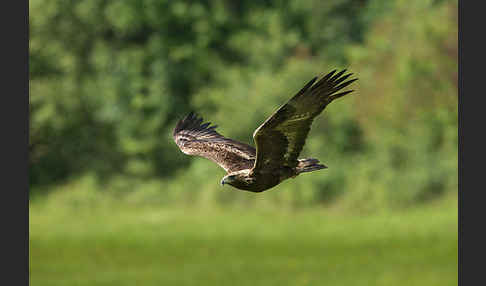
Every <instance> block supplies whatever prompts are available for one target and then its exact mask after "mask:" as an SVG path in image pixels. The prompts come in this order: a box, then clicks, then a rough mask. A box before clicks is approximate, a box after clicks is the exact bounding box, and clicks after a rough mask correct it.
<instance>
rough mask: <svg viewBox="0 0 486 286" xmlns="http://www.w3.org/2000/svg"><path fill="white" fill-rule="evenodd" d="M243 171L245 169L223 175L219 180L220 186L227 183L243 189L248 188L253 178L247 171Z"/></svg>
mask: <svg viewBox="0 0 486 286" xmlns="http://www.w3.org/2000/svg"><path fill="white" fill-rule="evenodd" d="M245 171H246V170H243V171H239V172H235V173H232V174H229V175H226V176H224V177H223V179H222V180H221V186H224V185H225V184H228V185H231V186H233V187H235V188H238V189H243V190H245V189H248V188H250V187H251V185H252V184H253V183H254V182H255V180H254V178H252V177H250V176H249V175H248V172H245Z"/></svg>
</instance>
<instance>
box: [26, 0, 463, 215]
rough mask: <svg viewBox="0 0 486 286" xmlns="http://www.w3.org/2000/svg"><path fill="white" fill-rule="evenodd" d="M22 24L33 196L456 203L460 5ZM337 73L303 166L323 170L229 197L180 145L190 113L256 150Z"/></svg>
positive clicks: (87, 4) (230, 8) (136, 7)
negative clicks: (342, 89)
mask: <svg viewBox="0 0 486 286" xmlns="http://www.w3.org/2000/svg"><path fill="white" fill-rule="evenodd" d="M29 13H30V18H29V24H30V105H29V107H30V159H31V162H30V163H31V169H30V177H31V186H32V189H31V190H32V191H31V192H32V194H36V195H37V194H39V196H36V197H41V195H42V193H44V192H47V191H52V190H58V192H68V193H71V192H70V191H69V190H70V189H71V188H72V187H73V186H77V185H81V186H84V185H85V184H87V185H86V188H90V189H93V190H96V191H95V192H104V193H108V194H110V195H111V196H113V197H116V198H120V197H122V198H124V199H126V200H128V201H135V202H144V203H157V204H175V203H181V204H200V205H212V204H218V203H223V204H225V205H240V204H241V205H245V206H250V205H252V206H265V207H270V206H275V207H284V206H286V207H289V206H290V207H300V206H310V205H315V204H326V205H327V206H331V205H336V206H340V207H344V208H348V209H358V210H360V211H373V210H376V209H380V208H386V207H395V206H408V205H411V204H414V203H418V202H425V201H428V200H432V199H435V198H438V197H441V196H443V195H445V194H447V193H454V192H456V191H457V140H458V139H457V1H432V0H427V1H423V0H412V1H400V0H395V1H387V0H368V1H360V0H339V1H318V0H306V1H283V0H281V1H229V0H228V1H223V0H219V1H153V0H143V1H142V0H138V1H101V0H85V1H60V0H51V1H41V0H38V1H31V2H30V7H29ZM342 67H348V68H349V71H351V72H353V73H354V74H355V75H356V76H357V77H358V78H359V79H360V80H359V81H357V82H356V83H354V84H353V85H352V88H353V89H355V92H354V93H352V94H351V95H349V96H346V97H343V98H342V99H340V100H338V101H336V102H333V103H332V104H331V105H330V106H329V107H328V108H327V109H326V110H325V111H324V113H323V114H322V116H320V117H318V118H317V119H316V120H315V122H314V124H313V127H312V130H311V133H310V136H309V138H308V139H307V142H306V146H305V148H304V150H303V153H302V155H301V156H302V157H306V156H312V157H316V158H319V159H320V160H321V161H322V162H323V163H325V164H326V165H328V166H329V169H326V170H324V171H320V172H315V173H311V174H304V175H302V176H300V177H299V178H297V179H295V180H289V181H287V182H284V183H283V184H282V185H280V186H279V187H277V188H276V189H273V190H271V191H269V192H266V193H265V195H264V196H259V195H254V194H249V193H246V192H240V191H233V190H230V189H229V188H228V187H225V188H223V189H221V187H220V186H219V185H218V182H219V180H220V178H221V177H222V176H223V175H224V172H223V170H221V169H220V168H219V167H218V166H216V165H215V164H214V163H212V162H209V161H206V160H204V159H201V158H190V157H188V156H186V155H184V154H182V153H181V152H180V151H179V150H178V149H177V147H176V146H175V144H174V143H173V141H172V138H171V136H172V128H173V126H174V124H175V122H176V121H177V120H178V119H179V118H181V117H182V116H184V115H185V113H187V112H188V111H189V110H190V109H194V110H196V111H197V112H198V113H200V114H201V115H203V117H204V118H205V119H206V120H208V121H211V122H213V123H215V124H218V125H219V126H220V127H219V129H218V130H219V131H220V132H221V133H222V134H224V135H225V136H228V137H232V138H235V139H238V140H241V141H243V142H246V143H250V144H253V140H252V138H251V134H252V133H253V131H254V130H255V129H256V127H258V125H259V124H261V123H262V122H263V121H264V120H265V119H266V118H267V117H268V116H269V115H270V114H272V112H274V111H275V110H276V108H278V106H280V105H281V104H283V103H284V102H285V101H286V100H288V99H289V98H290V97H291V96H292V95H293V94H294V93H296V92H297V91H298V90H299V89H300V88H301V87H302V86H303V85H304V84H305V83H306V82H307V81H309V80H310V79H311V78H312V77H313V76H315V75H323V74H325V73H327V72H328V71H330V70H332V69H334V68H342ZM86 181H89V184H88V183H86ZM71 195H72V196H73V198H74V197H76V195H75V194H71ZM66 196H67V198H66V199H67V200H69V197H70V195H68V194H67V195H66Z"/></svg>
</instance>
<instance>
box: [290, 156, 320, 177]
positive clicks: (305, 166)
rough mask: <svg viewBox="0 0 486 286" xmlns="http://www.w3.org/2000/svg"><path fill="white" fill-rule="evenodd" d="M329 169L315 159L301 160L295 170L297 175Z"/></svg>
mask: <svg viewBox="0 0 486 286" xmlns="http://www.w3.org/2000/svg"><path fill="white" fill-rule="evenodd" d="M325 168H327V166H326V165H324V164H319V160H317V159H314V158H309V159H299V164H298V165H297V167H296V168H295V169H296V171H297V175H298V174H300V173H305V172H312V171H317V170H321V169H325Z"/></svg>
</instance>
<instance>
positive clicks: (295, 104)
mask: <svg viewBox="0 0 486 286" xmlns="http://www.w3.org/2000/svg"><path fill="white" fill-rule="evenodd" d="M335 72H336V70H334V71H332V72H330V73H329V74H327V75H326V76H324V77H323V78H322V79H321V80H319V81H318V82H317V83H315V84H314V85H313V83H314V82H315V81H316V80H317V77H315V78H313V79H312V80H311V81H310V82H309V83H307V84H306V85H305V86H304V87H303V88H302V90H300V91H299V92H298V93H297V94H296V95H295V96H294V97H292V98H291V99H290V100H289V101H288V102H287V103H286V104H284V105H282V106H281V107H280V108H279V109H278V110H277V111H275V113H273V114H272V116H270V117H269V118H268V119H267V120H266V121H265V122H264V123H263V124H262V125H260V127H258V128H257V129H256V130H255V132H254V133H253V139H254V140H255V143H256V149H257V159H256V162H255V165H254V168H253V170H252V171H253V172H259V171H271V170H273V169H276V168H281V167H282V166H288V167H295V166H297V164H298V161H297V157H298V156H299V154H300V152H301V151H302V147H303V146H304V143H305V139H306V137H307V134H308V133H309V130H310V127H311V124H312V121H313V120H314V118H315V117H316V116H317V115H319V114H320V113H321V112H322V111H323V110H324V108H325V107H326V106H327V105H328V104H329V103H330V102H331V101H333V100H334V99H336V98H339V97H341V96H344V95H346V94H348V93H350V92H352V90H348V91H343V92H339V93H337V92H338V91H339V90H341V89H342V88H344V87H346V86H348V85H349V84H351V83H352V82H353V81H355V80H357V79H351V80H348V81H345V80H346V79H347V78H348V77H349V76H351V74H347V75H345V76H343V74H344V73H345V72H346V70H343V71H341V72H339V73H337V74H335Z"/></svg>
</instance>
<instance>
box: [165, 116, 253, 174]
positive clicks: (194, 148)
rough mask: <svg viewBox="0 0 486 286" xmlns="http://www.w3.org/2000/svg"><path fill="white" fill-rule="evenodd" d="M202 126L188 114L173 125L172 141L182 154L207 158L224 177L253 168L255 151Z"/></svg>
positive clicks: (210, 128)
mask: <svg viewBox="0 0 486 286" xmlns="http://www.w3.org/2000/svg"><path fill="white" fill-rule="evenodd" d="M202 122H203V119H202V118H198V117H197V115H195V114H194V113H192V112H191V113H189V115H187V116H186V117H185V118H184V119H182V120H180V121H179V122H178V123H177V125H176V127H175V128H174V133H173V137H174V141H175V142H176V144H177V146H179V149H181V151H182V152H184V153H185V154H188V155H195V156H201V157H204V158H207V159H209V160H211V161H213V162H215V163H217V164H218V165H219V166H221V167H222V168H223V169H225V170H226V172H228V173H231V172H234V171H238V170H243V169H250V168H252V167H253V164H254V161H255V153H256V151H255V148H253V147H251V146H250V145H247V144H244V143H241V142H238V141H235V140H232V139H229V138H226V137H224V136H222V135H221V134H219V133H218V132H216V130H214V129H215V128H216V127H217V126H210V124H211V123H210V122H208V123H204V124H201V123H202Z"/></svg>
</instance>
